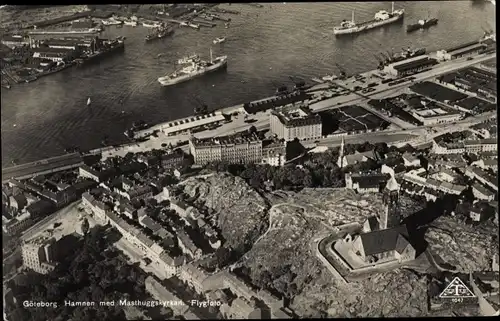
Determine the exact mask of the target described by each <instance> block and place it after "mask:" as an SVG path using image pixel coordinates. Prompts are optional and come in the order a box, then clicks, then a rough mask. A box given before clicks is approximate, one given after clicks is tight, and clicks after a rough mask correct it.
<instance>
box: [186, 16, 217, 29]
mask: <svg viewBox="0 0 500 321" xmlns="http://www.w3.org/2000/svg"><path fill="white" fill-rule="evenodd" d="M191 22H194V23H196V24H199V25H200V26H203V27H209V28H213V27H215V26H217V24H216V23H213V22H208V21H206V20H203V19H201V18H195V19H193V20H192V21H191Z"/></svg>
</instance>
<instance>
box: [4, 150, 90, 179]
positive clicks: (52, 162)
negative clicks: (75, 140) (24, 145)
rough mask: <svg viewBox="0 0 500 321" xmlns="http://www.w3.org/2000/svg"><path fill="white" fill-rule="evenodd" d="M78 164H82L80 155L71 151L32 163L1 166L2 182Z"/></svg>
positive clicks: (73, 166) (68, 167)
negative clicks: (70, 152)
mask: <svg viewBox="0 0 500 321" xmlns="http://www.w3.org/2000/svg"><path fill="white" fill-rule="evenodd" d="M80 165H83V159H82V156H81V155H80V154H78V153H72V154H66V155H62V156H56V157H52V158H47V159H44V160H40V161H36V162H32V163H27V164H22V165H17V166H12V167H8V168H2V183H5V182H6V181H8V180H9V179H10V178H18V179H24V178H29V177H33V176H36V175H40V174H45V173H50V172H54V171H58V170H63V169H70V168H75V167H78V166H80Z"/></svg>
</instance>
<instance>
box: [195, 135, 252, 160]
mask: <svg viewBox="0 0 500 321" xmlns="http://www.w3.org/2000/svg"><path fill="white" fill-rule="evenodd" d="M189 149H190V151H191V155H193V157H194V162H195V164H200V165H204V164H207V163H210V162H216V161H222V162H226V163H230V164H241V163H260V162H261V161H262V140H261V139H260V138H259V137H258V136H257V135H255V134H254V135H251V136H240V135H237V136H225V137H217V138H207V139H198V138H195V137H191V138H190V139H189Z"/></svg>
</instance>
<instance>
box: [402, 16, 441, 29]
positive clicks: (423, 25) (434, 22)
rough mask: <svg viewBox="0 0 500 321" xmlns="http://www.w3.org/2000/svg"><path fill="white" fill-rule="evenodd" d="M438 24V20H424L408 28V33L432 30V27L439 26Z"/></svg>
mask: <svg viewBox="0 0 500 321" xmlns="http://www.w3.org/2000/svg"><path fill="white" fill-rule="evenodd" d="M437 23H438V19H436V18H430V19H422V20H419V21H418V22H417V23H414V24H411V25H408V26H406V32H413V31H415V30H419V29H427V28H430V27H431V26H434V25H437Z"/></svg>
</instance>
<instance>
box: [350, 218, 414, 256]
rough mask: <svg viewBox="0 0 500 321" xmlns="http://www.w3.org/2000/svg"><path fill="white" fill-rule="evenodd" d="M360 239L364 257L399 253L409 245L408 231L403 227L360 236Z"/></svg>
mask: <svg viewBox="0 0 500 321" xmlns="http://www.w3.org/2000/svg"><path fill="white" fill-rule="evenodd" d="M360 237H361V242H362V243H363V248H364V250H365V255H373V254H379V253H384V252H389V251H397V252H398V253H401V252H402V251H403V250H404V249H405V248H406V247H407V246H408V244H410V243H409V242H408V230H407V229H406V226H405V225H402V226H398V227H395V228H391V229H386V230H380V231H374V232H370V233H365V234H361V235H360Z"/></svg>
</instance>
